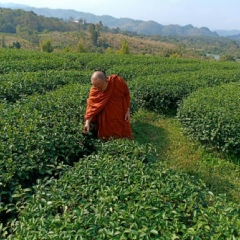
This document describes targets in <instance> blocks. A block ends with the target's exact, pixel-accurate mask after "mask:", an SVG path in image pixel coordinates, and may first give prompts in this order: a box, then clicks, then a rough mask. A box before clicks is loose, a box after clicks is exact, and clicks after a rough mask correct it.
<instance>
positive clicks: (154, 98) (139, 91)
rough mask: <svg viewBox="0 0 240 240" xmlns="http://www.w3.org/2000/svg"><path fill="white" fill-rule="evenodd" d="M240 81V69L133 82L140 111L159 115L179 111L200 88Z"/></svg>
mask: <svg viewBox="0 0 240 240" xmlns="http://www.w3.org/2000/svg"><path fill="white" fill-rule="evenodd" d="M229 82H240V70H235V71H227V70H226V71H225V70H221V69H220V70H212V71H211V72H200V71H199V72H198V71H196V72H181V74H179V73H168V74H162V75H148V76H144V77H142V76H140V77H136V79H135V80H132V81H130V82H129V87H130V89H131V93H132V94H133V96H134V98H135V99H137V104H136V105H137V106H138V108H141V107H142V108H146V109H149V110H151V111H156V112H164V113H165V112H168V111H169V110H171V109H172V110H176V109H177V107H178V105H179V103H180V101H181V100H182V99H183V98H185V97H186V96H188V95H189V94H190V93H192V92H194V91H196V90H197V89H199V88H205V87H209V86H216V85H220V84H222V83H229Z"/></svg>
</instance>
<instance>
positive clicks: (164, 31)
mask: <svg viewBox="0 0 240 240" xmlns="http://www.w3.org/2000/svg"><path fill="white" fill-rule="evenodd" d="M1 6H2V7H3V6H7V5H3V4H0V7H1ZM10 7H11V8H21V9H23V10H26V11H31V12H34V13H36V14H37V15H39V16H40V15H41V16H45V17H51V18H52V17H53V18H58V19H64V20H70V19H71V20H79V19H81V20H83V21H86V22H88V23H94V24H96V23H99V22H101V23H102V24H103V25H104V26H107V27H109V28H120V29H121V30H122V31H129V32H135V33H137V34H145V35H162V36H173V35H176V36H210V37H217V36H218V34H217V33H216V32H212V31H210V30H209V29H208V28H207V27H202V28H197V27H194V26H192V25H191V24H189V25H186V26H180V25H177V24H175V25H173V24H171V25H161V24H159V23H157V22H155V21H141V20H134V19H130V18H120V19H119V18H115V17H112V16H108V15H103V16H97V15H94V14H90V13H84V12H79V11H75V10H67V9H49V8H33V7H28V6H25V5H17V6H14V5H11V6H10ZM1 18H2V17H1Z"/></svg>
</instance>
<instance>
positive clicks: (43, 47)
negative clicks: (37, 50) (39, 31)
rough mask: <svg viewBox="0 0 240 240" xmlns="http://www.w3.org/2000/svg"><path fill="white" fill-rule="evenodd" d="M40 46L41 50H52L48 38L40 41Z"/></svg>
mask: <svg viewBox="0 0 240 240" xmlns="http://www.w3.org/2000/svg"><path fill="white" fill-rule="evenodd" d="M40 47H41V50H42V51H43V52H48V53H51V52H53V46H52V42H51V40H49V39H46V40H44V41H43V42H42V43H41V45H40Z"/></svg>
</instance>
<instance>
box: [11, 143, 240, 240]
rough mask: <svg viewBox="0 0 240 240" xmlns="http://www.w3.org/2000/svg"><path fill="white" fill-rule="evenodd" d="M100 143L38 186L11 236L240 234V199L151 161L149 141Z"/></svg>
mask: <svg viewBox="0 0 240 240" xmlns="http://www.w3.org/2000/svg"><path fill="white" fill-rule="evenodd" d="M98 149H99V151H98V153H97V154H95V155H90V156H88V157H85V158H83V159H81V161H79V162H78V163H77V164H76V165H75V167H74V168H72V169H70V170H69V171H68V172H66V173H65V174H64V175H63V176H62V177H61V178H60V179H58V180H56V179H50V180H49V181H48V182H47V183H45V184H44V185H38V186H36V187H35V190H36V194H35V195H34V196H33V197H32V198H31V199H30V200H29V201H28V203H27V205H26V207H25V208H24V209H23V211H22V212H21V213H20V216H19V220H17V221H15V222H14V223H12V225H11V227H12V229H11V231H12V233H10V235H9V236H8V238H7V239H14V240H18V239H19V240H20V239H41V240H44V239H56V240H57V239H68V240H71V239H166V240H168V239H229V240H230V239H238V238H239V237H240V235H239V229H240V219H239V214H240V209H239V206H237V205H235V204H233V203H227V202H226V201H225V198H224V196H214V195H213V194H212V193H211V192H208V190H207V189H206V187H205V185H204V184H203V182H200V181H198V180H196V179H195V178H194V177H191V176H190V175H187V174H183V173H179V172H178V173H176V172H175V171H173V170H170V169H166V168H165V167H164V165H163V164H162V163H159V162H155V161H152V160H151V159H154V158H155V150H154V148H153V147H151V146H150V145H138V144H137V143H136V142H133V141H126V140H118V141H109V142H107V143H101V145H100V146H99V147H98ZM146 160H147V161H146Z"/></svg>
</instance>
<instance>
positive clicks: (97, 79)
mask: <svg viewBox="0 0 240 240" xmlns="http://www.w3.org/2000/svg"><path fill="white" fill-rule="evenodd" d="M91 83H92V85H93V87H95V88H96V89H98V91H100V92H104V91H105V90H106V89H107V86H108V83H107V77H106V75H105V74H104V73H103V72H101V71H96V72H94V73H93V74H92V76H91Z"/></svg>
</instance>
